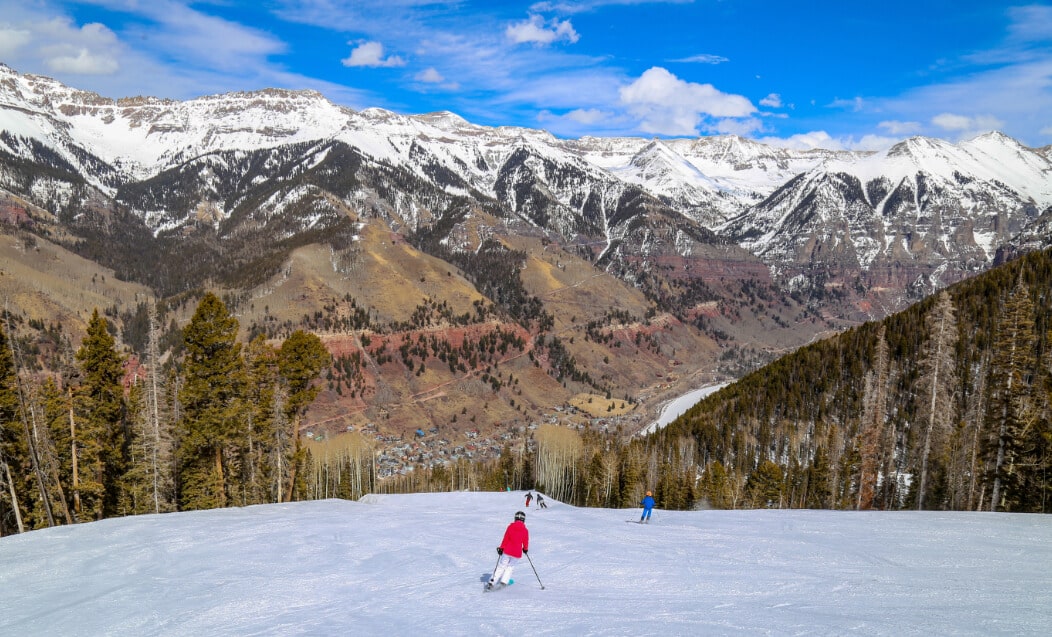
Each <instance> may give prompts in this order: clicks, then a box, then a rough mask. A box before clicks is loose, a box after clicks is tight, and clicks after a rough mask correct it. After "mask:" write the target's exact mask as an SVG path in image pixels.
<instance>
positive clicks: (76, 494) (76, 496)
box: [66, 386, 80, 517]
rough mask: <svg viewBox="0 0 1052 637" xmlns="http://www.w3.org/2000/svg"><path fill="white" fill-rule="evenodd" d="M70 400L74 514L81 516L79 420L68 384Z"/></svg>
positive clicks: (71, 389)
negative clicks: (78, 456)
mask: <svg viewBox="0 0 1052 637" xmlns="http://www.w3.org/2000/svg"><path fill="white" fill-rule="evenodd" d="M66 392H67V395H68V400H69V446H70V455H71V461H72V464H73V514H74V516H75V517H79V516H80V472H79V470H78V468H77V420H76V419H75V418H74V417H73V387H72V386H67V387H66Z"/></svg>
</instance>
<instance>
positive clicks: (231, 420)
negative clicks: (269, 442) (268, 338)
mask: <svg viewBox="0 0 1052 637" xmlns="http://www.w3.org/2000/svg"><path fill="white" fill-rule="evenodd" d="M237 330H238V322H237V319H235V318H234V317H233V316H231V315H230V313H229V312H228V311H227V308H226V306H225V305H224V304H223V302H222V301H221V300H220V299H219V297H217V296H216V295H215V294H212V293H211V292H209V293H207V294H205V296H204V298H202V299H201V302H200V303H199V304H198V306H197V310H196V311H195V312H194V316H193V318H192V319H191V320H190V323H189V325H187V326H186V329H185V330H184V331H183V342H184V345H185V346H186V358H185V361H184V379H183V382H182V385H181V386H180V388H179V402H180V405H181V407H182V420H181V422H180V424H179V432H180V437H179V441H180V444H179V452H178V457H179V462H178V464H179V487H178V490H179V504H180V507H181V508H182V509H184V510H186V509H212V508H220V507H225V506H227V504H228V501H229V499H228V498H229V492H228V489H229V488H230V486H231V485H230V484H229V482H230V475H231V471H232V469H234V467H231V463H232V461H233V460H234V459H236V458H238V457H239V456H240V455H241V454H240V453H238V451H239V448H240V446H241V445H242V444H244V440H243V436H241V435H240V434H241V433H242V432H243V431H244V428H243V427H242V426H241V423H240V419H241V417H242V415H243V414H242V405H241V397H242V396H243V392H244V384H245V382H244V381H245V374H244V364H243V362H242V360H241V345H240V344H239V343H238V342H237Z"/></svg>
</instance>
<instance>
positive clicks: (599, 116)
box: [563, 108, 610, 124]
mask: <svg viewBox="0 0 1052 637" xmlns="http://www.w3.org/2000/svg"><path fill="white" fill-rule="evenodd" d="M563 117H564V118H566V119H568V120H570V121H572V122H577V123H578V124H595V123H596V122H600V121H602V120H603V119H605V118H607V117H610V113H607V112H606V111H602V110H599V109H598V108H578V109H574V110H572V111H570V112H569V113H567V114H566V115H564V116H563Z"/></svg>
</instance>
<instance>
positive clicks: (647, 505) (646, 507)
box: [639, 491, 654, 524]
mask: <svg viewBox="0 0 1052 637" xmlns="http://www.w3.org/2000/svg"><path fill="white" fill-rule="evenodd" d="M640 504H642V505H643V515H641V516H640V517H639V523H640V524H644V523H646V524H649V523H650V512H651V511H653V510H654V496H653V495H651V494H650V492H649V491H647V497H645V498H643V501H642V502H640Z"/></svg>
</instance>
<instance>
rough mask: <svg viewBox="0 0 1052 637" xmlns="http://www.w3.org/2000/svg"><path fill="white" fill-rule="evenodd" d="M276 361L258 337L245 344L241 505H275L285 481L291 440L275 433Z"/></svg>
mask: <svg viewBox="0 0 1052 637" xmlns="http://www.w3.org/2000/svg"><path fill="white" fill-rule="evenodd" d="M277 358H278V352H277V350H275V349H274V348H273V347H271V346H270V345H268V344H267V342H266V340H265V339H264V338H263V336H262V335H260V336H257V337H256V338H254V339H252V340H251V341H249V343H248V346H247V347H246V348H245V367H246V373H247V378H248V381H247V386H246V389H245V395H246V397H247V404H246V405H245V419H246V423H245V433H246V440H245V443H246V444H245V461H244V462H243V463H242V467H243V469H244V471H245V475H244V476H243V478H242V479H243V481H244V484H245V489H244V492H245V499H246V501H245V503H244V504H261V503H264V502H275V501H276V500H277V498H278V493H279V491H282V492H283V489H284V487H283V485H285V484H287V481H288V470H287V467H288V462H289V460H290V452H289V448H290V446H291V440H290V437H289V432H288V431H286V430H282V431H279V430H278V427H277V423H278V422H279V421H281V422H285V419H284V417H283V416H281V417H279V414H278V413H277V412H278V411H279V403H278V401H277V393H276V391H277V383H278V363H277ZM281 411H282V412H283V411H284V410H281ZM283 429H287V428H283ZM279 456H280V459H279Z"/></svg>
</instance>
